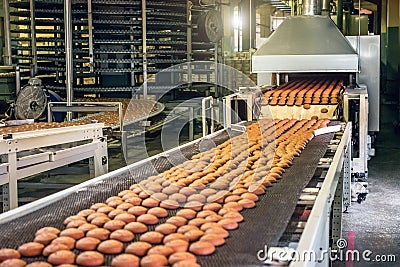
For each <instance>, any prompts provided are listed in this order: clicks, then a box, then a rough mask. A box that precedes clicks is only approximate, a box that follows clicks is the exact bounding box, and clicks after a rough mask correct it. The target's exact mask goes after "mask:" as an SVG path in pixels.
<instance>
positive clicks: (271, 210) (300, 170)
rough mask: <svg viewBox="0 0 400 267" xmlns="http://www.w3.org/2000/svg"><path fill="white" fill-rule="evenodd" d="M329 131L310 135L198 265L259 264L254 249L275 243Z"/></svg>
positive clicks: (325, 147) (309, 176) (276, 243)
mask: <svg viewBox="0 0 400 267" xmlns="http://www.w3.org/2000/svg"><path fill="white" fill-rule="evenodd" d="M332 138H333V134H325V135H320V136H317V137H314V139H313V140H311V142H309V143H308V144H307V147H306V148H305V149H304V151H303V152H302V153H301V156H300V157H297V158H295V159H294V161H293V165H292V166H291V167H290V168H288V169H286V172H285V173H284V174H283V175H282V179H281V180H280V181H278V182H277V183H275V184H273V186H272V187H270V188H267V190H266V194H264V195H262V196H260V200H259V201H258V202H257V206H256V207H255V208H253V209H245V210H244V211H243V212H241V214H242V215H243V217H244V222H242V223H240V224H239V228H238V229H237V230H235V231H230V232H229V234H230V237H229V238H227V239H226V244H225V245H224V246H221V247H218V248H217V250H216V252H215V253H214V254H212V255H210V256H206V257H198V262H199V263H200V265H201V266H255V265H260V266H263V262H261V261H259V260H258V259H257V252H258V251H259V250H264V246H267V247H271V246H277V245H278V241H279V239H280V237H281V236H282V234H283V233H284V231H285V229H286V227H287V224H288V223H289V221H290V218H291V216H292V214H293V212H294V210H295V208H296V204H297V202H298V200H299V197H300V194H301V192H302V190H303V188H304V187H305V186H306V185H307V184H308V183H309V181H310V180H311V178H312V177H313V175H314V172H315V170H316V169H317V166H318V162H319V160H320V158H322V157H323V156H324V154H325V153H326V150H327V147H328V144H329V141H330V140H331V139H332Z"/></svg>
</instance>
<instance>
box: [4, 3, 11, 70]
mask: <svg viewBox="0 0 400 267" xmlns="http://www.w3.org/2000/svg"><path fill="white" fill-rule="evenodd" d="M3 5H4V39H5V50H6V51H5V62H4V65H12V58H11V33H10V5H9V1H8V0H4V1H3Z"/></svg>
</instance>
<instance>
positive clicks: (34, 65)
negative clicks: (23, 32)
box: [29, 0, 37, 77]
mask: <svg viewBox="0 0 400 267" xmlns="http://www.w3.org/2000/svg"><path fill="white" fill-rule="evenodd" d="M29 4H30V8H31V10H30V19H31V47H32V50H31V53H32V54H31V57H32V66H31V76H32V77H35V76H36V74H37V55H36V54H37V51H36V26H35V17H36V16H35V0H30V1H29Z"/></svg>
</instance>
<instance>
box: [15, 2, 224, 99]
mask: <svg viewBox="0 0 400 267" xmlns="http://www.w3.org/2000/svg"><path fill="white" fill-rule="evenodd" d="M8 2H9V10H10V12H9V14H10V21H9V24H10V29H11V31H10V42H11V55H12V61H13V62H12V63H13V64H16V65H19V66H21V68H22V69H24V70H29V72H27V73H30V76H31V77H32V76H38V77H40V78H41V79H42V80H43V83H44V84H46V86H47V87H48V88H49V89H51V90H55V91H63V90H65V81H66V80H67V78H68V77H66V76H67V74H66V73H67V71H66V67H65V63H66V52H65V25H66V21H65V18H64V1H62V0H53V1H44V0H22V1H19V0H18V1H17V0H9V1H8ZM71 8H72V10H71V12H72V51H73V52H72V58H73V74H71V75H73V89H74V91H81V92H121V91H125V92H132V91H133V92H135V91H136V90H138V89H139V88H140V86H141V85H142V84H143V83H144V82H146V81H147V80H148V78H149V77H151V76H152V75H154V74H156V73H158V72H159V71H160V70H163V69H166V68H168V67H170V66H173V65H176V64H179V63H184V62H191V61H195V60H206V61H214V60H217V54H216V52H217V50H218V49H217V48H218V46H219V44H218V43H219V42H216V43H213V42H210V41H204V40H201V39H200V38H199V37H198V36H199V34H198V28H199V27H198V26H197V25H196V23H198V21H197V20H198V17H199V16H200V15H201V14H202V13H204V12H205V11H207V10H215V8H217V6H211V7H210V6H208V7H201V6H199V5H197V3H196V4H194V3H192V2H190V1H182V0H173V1H169V2H168V4H167V3H163V2H159V1H154V0H153V1H148V0H147V1H146V0H141V1H126V0H114V1H103V0H89V1H82V0H73V1H72V4H71ZM183 71H184V72H189V75H187V77H190V78H187V80H188V82H190V81H191V80H190V79H191V73H190V70H183ZM171 76H173V77H171V78H170V81H169V82H170V84H174V83H175V82H176V79H179V81H181V80H182V79H183V78H182V73H180V74H177V75H171ZM185 77H186V76H185ZM163 78H165V77H163ZM155 83H157V81H155ZM149 86H150V85H149ZM147 89H148V88H145V89H144V91H146V90H147ZM152 90H153V91H154V90H155V89H154V88H153V89H152ZM146 93H147V92H143V94H146Z"/></svg>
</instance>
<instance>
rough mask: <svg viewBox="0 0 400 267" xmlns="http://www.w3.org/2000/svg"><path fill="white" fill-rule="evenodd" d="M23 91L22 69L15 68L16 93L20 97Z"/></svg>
mask: <svg viewBox="0 0 400 267" xmlns="http://www.w3.org/2000/svg"><path fill="white" fill-rule="evenodd" d="M20 90H21V69H20V67H19V66H16V67H15V93H16V94H17V95H18V93H19V91H20Z"/></svg>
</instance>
